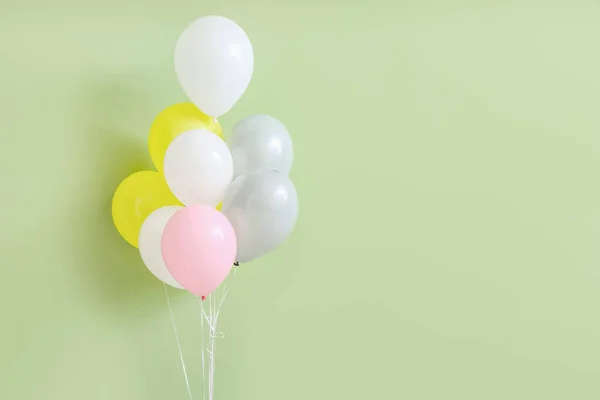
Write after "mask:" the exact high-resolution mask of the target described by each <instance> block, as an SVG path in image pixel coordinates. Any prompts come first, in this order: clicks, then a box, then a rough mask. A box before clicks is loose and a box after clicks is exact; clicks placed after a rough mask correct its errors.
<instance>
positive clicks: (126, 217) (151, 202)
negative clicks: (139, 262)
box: [112, 171, 181, 248]
mask: <svg viewBox="0 0 600 400" xmlns="http://www.w3.org/2000/svg"><path fill="white" fill-rule="evenodd" d="M172 205H181V203H180V202H179V200H177V198H176V197H175V196H174V195H173V193H171V190H170V189H169V187H168V186H167V182H166V181H165V178H164V177H163V175H162V174H161V173H160V172H156V171H140V172H136V173H135V174H132V175H129V176H128V177H127V178H125V179H124V180H123V182H121V184H120V185H119V186H118V187H117V190H116V191H115V194H114V196H113V199H112V217H113V222H114V223H115V227H116V228H117V230H118V231H119V233H120V234H121V236H123V239H125V240H126V241H127V242H128V243H129V244H131V245H132V246H133V247H136V248H137V246H138V236H139V234H140V229H141V227H142V223H143V222H144V220H145V219H146V217H148V215H150V214H151V213H152V212H153V211H154V210H156V209H158V208H160V207H164V206H172Z"/></svg>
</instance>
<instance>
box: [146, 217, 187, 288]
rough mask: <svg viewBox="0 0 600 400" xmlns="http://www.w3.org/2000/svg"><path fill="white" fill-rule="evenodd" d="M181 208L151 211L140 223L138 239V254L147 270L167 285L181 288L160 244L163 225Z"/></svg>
mask: <svg viewBox="0 0 600 400" xmlns="http://www.w3.org/2000/svg"><path fill="white" fill-rule="evenodd" d="M181 209H182V207H180V206H166V207H161V208H159V209H158V210H156V211H154V212H152V214H150V215H149V216H148V218H146V220H145V221H144V223H143V224H142V229H140V237H139V240H138V248H139V249H140V256H141V257H142V261H144V264H145V265H146V267H147V268H148V270H150V272H151V273H152V274H153V275H154V276H155V277H157V278H158V279H160V280H161V281H163V282H164V283H166V284H167V285H171V286H173V287H176V288H178V289H182V287H181V285H180V284H179V283H177V281H176V280H175V279H174V278H173V277H172V276H171V273H170V272H169V270H168V269H167V266H166V265H165V262H164V260H163V256H162V248H161V244H162V234H163V231H164V229H165V226H167V222H169V220H170V219H171V217H172V216H173V215H174V214H175V213H176V212H177V211H179V210H181Z"/></svg>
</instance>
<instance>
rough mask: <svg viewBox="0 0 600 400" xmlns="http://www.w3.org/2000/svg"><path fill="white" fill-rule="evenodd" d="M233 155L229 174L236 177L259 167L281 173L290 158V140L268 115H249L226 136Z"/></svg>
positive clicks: (290, 165)
mask: <svg viewBox="0 0 600 400" xmlns="http://www.w3.org/2000/svg"><path fill="white" fill-rule="evenodd" d="M229 149H230V150H231V157H232V158H233V176H234V178H235V177H238V176H241V175H243V174H247V173H249V172H252V171H256V170H258V169H261V168H270V169H274V170H276V171H279V172H281V173H283V174H285V175H288V174H289V173H290V170H291V169H292V162H293V161H294V149H293V146H292V139H291V138H290V134H289V133H288V131H287V129H286V128H285V126H284V125H283V124H282V123H281V122H279V120H277V119H276V118H273V117H271V116H269V115H261V114H257V115H251V116H249V117H246V118H244V119H243V120H241V121H240V122H239V123H238V124H237V125H236V126H235V127H234V128H233V132H232V134H231V138H230V139H229Z"/></svg>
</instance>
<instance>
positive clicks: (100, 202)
mask: <svg viewBox="0 0 600 400" xmlns="http://www.w3.org/2000/svg"><path fill="white" fill-rule="evenodd" d="M147 87H151V86H150V85H144V82H142V80H140V78H139V77H138V76H137V75H136V76H121V77H116V78H114V79H113V80H112V81H109V82H105V83H103V82H100V83H97V84H96V85H92V87H91V88H87V90H86V91H84V92H83V93H82V98H81V99H80V101H79V102H78V104H79V105H80V107H81V109H80V110H78V118H79V126H80V135H79V137H78V139H79V140H80V141H81V143H79V145H78V146H77V148H78V149H81V151H82V152H84V154H81V156H82V157H84V160H82V161H81V162H80V165H87V166H88V168H87V170H86V171H80V172H81V176H80V185H79V188H78V189H79V191H80V195H79V196H78V197H77V198H78V199H83V201H80V202H79V204H75V205H74V208H75V210H76V211H75V212H74V219H75V221H74V222H73V226H74V230H73V241H74V247H73V248H74V251H75V252H76V253H75V257H76V259H77V263H75V264H76V265H77V268H78V270H77V273H78V274H79V275H81V282H82V285H83V286H84V287H85V291H86V292H87V293H89V296H88V300H89V301H90V302H92V305H93V306H96V307H100V308H103V309H105V310H106V311H107V312H110V313H111V314H112V313H113V312H114V311H122V312H123V314H126V313H127V312H128V311H132V310H137V312H139V311H143V312H148V313H151V312H154V311H156V310H157V305H160V306H161V307H164V306H165V303H164V293H163V291H162V288H161V286H162V283H161V282H159V281H158V280H157V279H156V278H155V277H154V276H152V274H150V272H149V271H148V270H147V269H146V267H145V266H144V264H143V263H142V261H141V259H140V256H139V252H138V250H137V249H135V248H133V247H132V246H130V245H129V244H128V243H126V242H125V241H124V240H123V239H122V238H121V236H120V235H119V234H118V232H117V231H116V229H115V227H114V225H113V222H112V215H111V201H112V196H113V193H114V191H115V189H116V188H117V186H118V184H119V183H120V182H121V181H122V180H123V179H124V178H126V177H127V176H128V175H130V174H132V173H134V172H136V171H141V170H147V169H151V170H154V167H153V166H152V163H151V161H150V156H149V154H148V150H147V131H148V129H149V127H150V124H151V123H152V118H153V109H154V108H155V105H153V104H151V100H150V99H151V98H152V96H151V95H150V94H149V93H146V90H147V89H146V88H147ZM140 127H141V128H140Z"/></svg>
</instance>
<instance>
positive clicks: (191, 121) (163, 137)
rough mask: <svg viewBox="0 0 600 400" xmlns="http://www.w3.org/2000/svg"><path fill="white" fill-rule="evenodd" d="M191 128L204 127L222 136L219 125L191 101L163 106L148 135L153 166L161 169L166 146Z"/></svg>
mask: <svg viewBox="0 0 600 400" xmlns="http://www.w3.org/2000/svg"><path fill="white" fill-rule="evenodd" d="M193 129H205V130H207V131H210V132H212V133H214V134H216V135H217V136H219V137H221V138H222V137H223V131H222V129H221V125H219V123H218V122H217V120H216V119H214V118H213V117H209V116H208V115H206V114H204V113H203V112H202V111H200V110H198V107H196V106H195V105H193V104H192V103H179V104H173V105H172V106H169V107H167V108H165V109H164V110H163V111H161V112H160V114H158V116H157V117H156V118H155V119H154V122H153V123H152V126H151V127H150V135H149V136H148V149H149V150H150V158H152V162H153V163H154V166H155V167H156V169H158V170H159V171H162V170H163V161H164V158H165V153H166V151H167V148H168V147H169V145H170V144H171V142H172V141H173V139H175V138H176V137H177V136H179V135H180V134H182V133H183V132H187V131H191V130H193Z"/></svg>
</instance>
